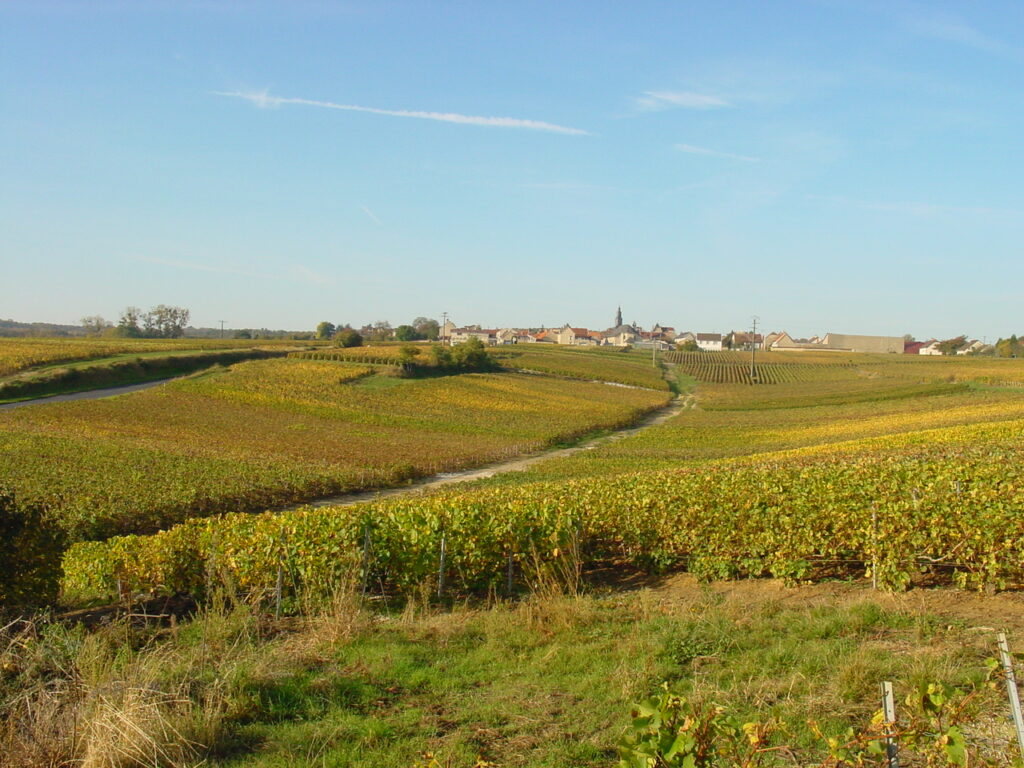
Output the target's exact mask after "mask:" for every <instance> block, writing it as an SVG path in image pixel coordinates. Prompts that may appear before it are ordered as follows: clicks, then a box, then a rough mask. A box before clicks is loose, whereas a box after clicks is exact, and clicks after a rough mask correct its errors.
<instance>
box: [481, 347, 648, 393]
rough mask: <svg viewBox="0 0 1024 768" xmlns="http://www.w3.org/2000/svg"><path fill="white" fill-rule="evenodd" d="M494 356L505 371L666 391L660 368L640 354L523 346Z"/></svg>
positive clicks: (613, 350)
mask: <svg viewBox="0 0 1024 768" xmlns="http://www.w3.org/2000/svg"><path fill="white" fill-rule="evenodd" d="M494 356H495V357H496V358H497V359H498V361H499V362H501V363H502V365H504V366H505V367H507V368H513V369H519V370H527V371H538V372H542V373H551V374H555V375H557V376H567V377H569V378H573V379H586V380H593V379H599V380H601V381H613V382H617V383H619V384H626V385H629V386H635V387H650V388H652V389H668V385H667V384H666V383H665V380H664V378H663V377H662V374H661V370H660V368H658V367H656V366H654V365H652V364H651V356H650V354H649V353H646V354H645V353H644V352H643V351H636V350H621V349H618V348H614V349H601V348H595V347H556V346H554V345H549V344H524V345H522V346H521V347H515V348H513V349H508V348H501V349H499V350H496V351H495V352H494Z"/></svg>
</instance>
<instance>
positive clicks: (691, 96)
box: [636, 91, 732, 112]
mask: <svg viewBox="0 0 1024 768" xmlns="http://www.w3.org/2000/svg"><path fill="white" fill-rule="evenodd" d="M636 105H637V106H638V107H639V108H640V109H644V110H647V111H651V112H653V111H659V110H663V109H676V108H682V109H721V108H723V107H731V106H732V104H730V103H729V102H728V101H726V100H725V99H723V98H721V97H719V96H711V95H710V94H706V93H694V92H693V91H644V93H643V95H642V96H638V97H637V99H636Z"/></svg>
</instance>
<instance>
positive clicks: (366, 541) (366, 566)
mask: <svg viewBox="0 0 1024 768" xmlns="http://www.w3.org/2000/svg"><path fill="white" fill-rule="evenodd" d="M361 570H362V577H363V585H362V595H363V597H366V590H367V589H368V588H369V586H370V524H369V523H367V524H366V525H365V526H363V562H362V565H361Z"/></svg>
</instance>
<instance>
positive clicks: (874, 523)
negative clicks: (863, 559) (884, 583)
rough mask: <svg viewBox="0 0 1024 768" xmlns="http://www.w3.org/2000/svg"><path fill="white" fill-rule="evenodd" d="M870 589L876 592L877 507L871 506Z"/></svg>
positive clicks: (875, 505)
mask: <svg viewBox="0 0 1024 768" xmlns="http://www.w3.org/2000/svg"><path fill="white" fill-rule="evenodd" d="M871 588H872V589H873V590H875V591H878V505H877V504H872V505H871Z"/></svg>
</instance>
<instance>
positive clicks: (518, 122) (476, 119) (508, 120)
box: [214, 91, 589, 136]
mask: <svg viewBox="0 0 1024 768" xmlns="http://www.w3.org/2000/svg"><path fill="white" fill-rule="evenodd" d="M214 94H215V95H217V96H233V97H235V98H239V99H245V100H246V101H250V102H252V103H253V104H255V105H256V106H257V107H263V108H268V107H279V106H281V105H283V104H299V105H301V106H306V107H321V108H322V109H341V110H344V111H346V112H367V113H369V114H371V115H388V116H390V117H415V118H417V119H420V120H437V121H438V122H442V123H459V124H461V125H483V126H488V127H491V128H524V129H526V130H529V131H547V132H549V133H563V134H568V135H570V136H588V135H589V132H588V131H584V130H581V129H579V128H569V127H567V126H564V125H556V124H554V123H545V122H543V121H541V120H524V119H522V118H518V117H481V116H478V115H461V114H459V113H458V112H424V111H420V110H409V109H378V108H377V107H362V106H358V105H356V104H336V103H335V102H333V101H317V100H315V99H300V98H295V97H285V96H270V95H269V94H267V92H266V91H262V92H256V93H245V92H242V91H214Z"/></svg>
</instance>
